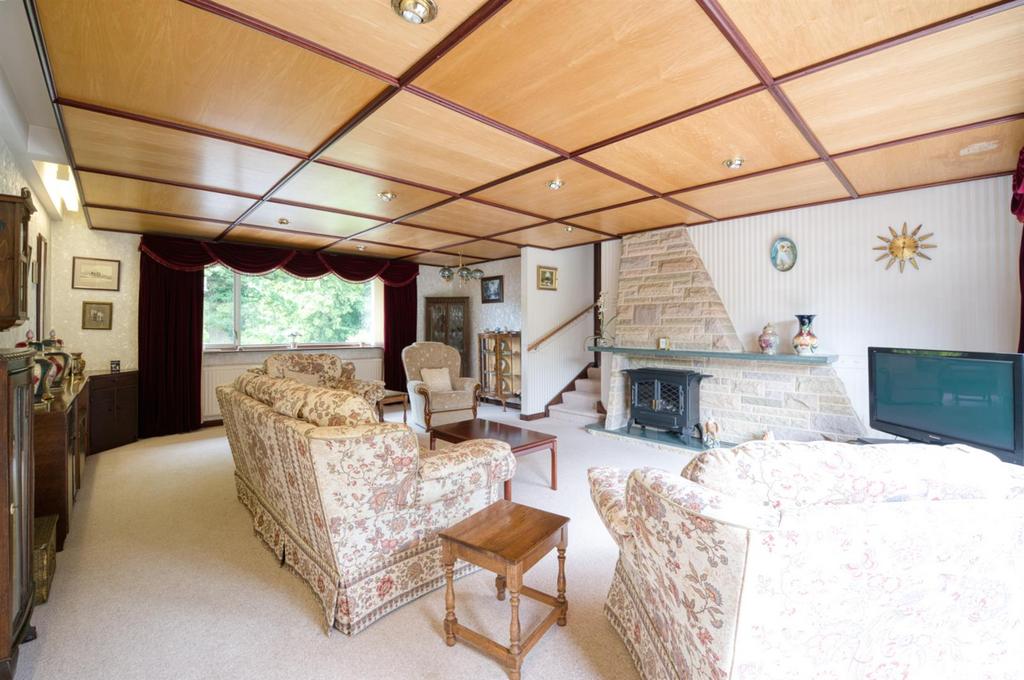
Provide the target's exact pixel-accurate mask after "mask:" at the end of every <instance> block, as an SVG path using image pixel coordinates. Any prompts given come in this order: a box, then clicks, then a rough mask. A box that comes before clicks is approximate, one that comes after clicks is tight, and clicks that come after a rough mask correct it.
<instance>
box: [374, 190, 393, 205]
mask: <svg viewBox="0 0 1024 680" xmlns="http://www.w3.org/2000/svg"><path fill="white" fill-rule="evenodd" d="M377 198H379V199H380V200H382V201H384V202H385V203H390V202H391V201H393V200H395V199H396V198H398V194H396V193H395V192H393V191H381V192H380V193H378V194H377Z"/></svg>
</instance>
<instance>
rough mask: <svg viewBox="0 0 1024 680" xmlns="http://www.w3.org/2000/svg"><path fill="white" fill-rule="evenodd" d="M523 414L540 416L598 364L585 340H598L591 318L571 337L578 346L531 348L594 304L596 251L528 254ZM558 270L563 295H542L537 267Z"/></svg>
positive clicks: (524, 270) (524, 258)
mask: <svg viewBox="0 0 1024 680" xmlns="http://www.w3.org/2000/svg"><path fill="white" fill-rule="evenodd" d="M520 254H521V257H520V260H521V265H522V280H523V299H522V305H523V349H524V352H523V410H522V412H523V413H524V414H529V415H532V414H536V413H540V412H542V411H543V410H544V407H545V406H546V405H547V403H548V402H549V401H550V400H551V398H552V397H554V396H555V394H557V393H558V392H559V391H560V390H561V389H562V388H563V387H565V385H566V384H567V383H568V382H569V381H570V380H572V379H573V378H574V377H575V376H576V374H578V373H579V372H580V371H581V370H583V367H584V366H586V365H587V364H588V363H590V362H591V361H593V358H594V355H593V353H589V352H587V351H586V346H585V343H584V342H583V338H584V337H585V336H587V335H592V334H593V328H594V322H593V316H592V315H587V316H584V317H583V318H582V319H580V320H579V321H577V323H576V324H574V326H573V328H572V329H569V330H567V331H566V333H567V336H566V337H572V338H573V339H574V341H573V342H571V343H569V344H566V343H565V342H552V343H551V344H550V345H545V346H544V347H542V348H541V349H539V350H537V351H536V352H527V351H525V350H526V347H527V346H528V345H529V344H530V343H531V342H533V341H534V340H536V339H538V338H540V337H541V336H543V335H544V334H545V333H547V332H549V331H551V330H552V329H554V328H555V327H557V326H558V325H560V324H561V323H563V322H565V321H566V320H568V319H570V318H571V317H572V316H573V315H574V314H576V313H577V312H579V311H580V310H581V309H582V308H583V307H584V306H585V305H587V304H588V303H592V302H593V300H594V246H593V245H584V246H578V247H576V248H566V249H565V250H542V249H539V248H523V249H522V250H521V251H520ZM538 265H543V266H547V267H557V268H558V290H557V291H550V290H537V267H538Z"/></svg>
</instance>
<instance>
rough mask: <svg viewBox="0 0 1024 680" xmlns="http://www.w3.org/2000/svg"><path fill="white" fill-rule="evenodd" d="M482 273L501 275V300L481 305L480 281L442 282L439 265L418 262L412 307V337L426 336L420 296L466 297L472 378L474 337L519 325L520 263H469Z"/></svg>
mask: <svg viewBox="0 0 1024 680" xmlns="http://www.w3.org/2000/svg"><path fill="white" fill-rule="evenodd" d="M473 267H474V268H476V267H479V268H480V269H481V270H483V272H484V276H499V275H500V276H504V277H505V301H504V302H500V303H499V302H491V303H488V304H486V305H485V304H482V303H481V302H480V282H479V281H471V282H469V283H466V284H464V285H461V286H460V285H459V284H458V283H456V282H452V283H446V282H445V281H444V280H443V279H442V278H441V277H440V276H439V275H438V272H439V271H441V268H440V267H429V266H425V265H420V275H419V277H418V278H417V279H416V293H417V295H418V296H419V300H418V304H417V307H416V338H417V339H418V340H423V339H424V338H425V337H426V323H425V317H424V303H423V299H424V298H428V297H468V298H469V355H470V356H469V370H470V372H471V373H472V375H473V376H474V377H476V378H479V377H480V367H479V363H480V357H479V355H478V353H477V347H476V336H477V333H479V332H480V331H482V330H484V329H492V330H493V329H495V328H502V329H504V328H508V329H509V330H514V331H515V330H520V329H521V327H522V309H521V304H520V302H521V288H522V283H521V279H520V264H519V258H518V257H511V258H508V259H505V260H498V261H496V262H484V263H482V264H475V265H473Z"/></svg>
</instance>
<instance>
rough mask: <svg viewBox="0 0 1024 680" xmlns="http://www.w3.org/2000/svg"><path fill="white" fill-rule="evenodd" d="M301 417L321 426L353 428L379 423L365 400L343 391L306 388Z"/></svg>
mask: <svg viewBox="0 0 1024 680" xmlns="http://www.w3.org/2000/svg"><path fill="white" fill-rule="evenodd" d="M299 417H300V418H302V419H303V420H305V421H306V422H309V423H313V424H314V425H320V426H328V427H334V426H341V425H344V426H353V425H367V424H370V423H376V422H377V414H376V413H374V412H373V408H371V407H370V405H369V404H368V403H367V402H366V400H365V399H363V398H362V397H360V396H359V395H357V394H352V393H351V392H345V391H342V390H334V389H322V388H315V387H313V388H306V390H305V398H304V400H303V403H302V407H301V410H300V412H299Z"/></svg>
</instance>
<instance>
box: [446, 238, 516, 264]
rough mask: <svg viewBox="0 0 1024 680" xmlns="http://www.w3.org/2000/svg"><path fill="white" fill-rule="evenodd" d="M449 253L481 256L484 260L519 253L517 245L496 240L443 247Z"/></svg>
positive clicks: (513, 255) (514, 255)
mask: <svg viewBox="0 0 1024 680" xmlns="http://www.w3.org/2000/svg"><path fill="white" fill-rule="evenodd" d="M445 250H446V251H448V252H449V253H461V254H462V255H467V256H474V257H482V258H484V259H486V260H497V259H501V258H505V257H516V256H517V255H519V246H513V245H509V244H508V243H498V242H497V241H487V240H480V241H472V242H470V243H462V244H460V245H457V246H449V247H448V248H445Z"/></svg>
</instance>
